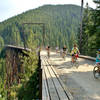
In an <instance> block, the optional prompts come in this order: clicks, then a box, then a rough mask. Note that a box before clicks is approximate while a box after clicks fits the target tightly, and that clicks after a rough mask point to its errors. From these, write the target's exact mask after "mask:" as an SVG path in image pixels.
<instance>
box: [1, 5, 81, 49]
mask: <svg viewBox="0 0 100 100" xmlns="http://www.w3.org/2000/svg"><path fill="white" fill-rule="evenodd" d="M24 22H33V23H39V22H41V23H45V39H44V40H45V45H48V44H49V45H51V46H57V45H58V46H60V47H61V46H62V45H64V44H66V45H67V46H68V47H69V48H70V47H71V46H72V44H73V42H75V41H76V35H77V33H78V31H77V29H78V27H79V23H80V7H79V6H76V5H45V6H42V7H39V8H37V9H33V10H29V11H27V12H24V13H22V14H20V15H17V16H15V17H12V18H10V19H8V20H6V21H4V22H2V23H0V36H1V37H0V39H2V38H3V40H4V43H5V44H13V45H23V36H22V24H23V23H24ZM29 27H31V31H32V32H33V33H34V34H36V36H35V37H36V39H37V43H38V44H41V42H42V41H43V32H42V28H41V25H40V26H39V25H32V26H28V25H26V26H24V29H25V32H26V33H25V34H27V35H26V37H27V36H28V31H29V29H30V28H29ZM26 41H27V39H26Z"/></svg>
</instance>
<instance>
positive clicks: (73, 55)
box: [71, 44, 80, 62]
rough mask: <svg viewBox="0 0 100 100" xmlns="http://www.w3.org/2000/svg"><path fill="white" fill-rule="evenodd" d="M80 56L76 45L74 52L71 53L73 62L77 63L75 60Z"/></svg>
mask: <svg viewBox="0 0 100 100" xmlns="http://www.w3.org/2000/svg"><path fill="white" fill-rule="evenodd" d="M78 54H80V52H79V49H78V48H77V45H76V44H74V47H73V48H72V51H71V55H72V62H74V61H75V59H77V58H78Z"/></svg>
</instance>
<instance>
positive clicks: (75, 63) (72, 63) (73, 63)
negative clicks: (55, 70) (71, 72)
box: [71, 54, 79, 68]
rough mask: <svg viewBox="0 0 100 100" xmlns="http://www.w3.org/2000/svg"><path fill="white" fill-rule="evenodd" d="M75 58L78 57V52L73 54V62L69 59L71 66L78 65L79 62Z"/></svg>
mask: <svg viewBox="0 0 100 100" xmlns="http://www.w3.org/2000/svg"><path fill="white" fill-rule="evenodd" d="M77 58H78V54H75V55H74V62H72V61H71V65H72V67H73V66H75V67H76V68H78V67H79V63H78V61H77Z"/></svg>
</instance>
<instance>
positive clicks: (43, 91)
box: [42, 65, 50, 100]
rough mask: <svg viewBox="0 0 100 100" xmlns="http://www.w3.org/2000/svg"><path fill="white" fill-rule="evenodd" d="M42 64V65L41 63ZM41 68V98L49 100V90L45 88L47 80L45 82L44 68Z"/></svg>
mask: <svg viewBox="0 0 100 100" xmlns="http://www.w3.org/2000/svg"><path fill="white" fill-rule="evenodd" d="M42 66H43V65H42ZM42 70H43V74H42V75H43V76H42V77H43V78H42V79H43V80H42V82H43V85H42V87H43V88H42V100H50V97H49V91H48V88H47V82H46V77H45V72H44V69H42Z"/></svg>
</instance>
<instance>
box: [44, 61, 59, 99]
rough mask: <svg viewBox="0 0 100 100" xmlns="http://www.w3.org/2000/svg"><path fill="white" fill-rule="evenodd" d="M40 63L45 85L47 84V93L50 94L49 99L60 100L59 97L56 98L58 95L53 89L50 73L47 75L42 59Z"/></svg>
mask: <svg viewBox="0 0 100 100" xmlns="http://www.w3.org/2000/svg"><path fill="white" fill-rule="evenodd" d="M42 63H43V69H44V71H45V74H46V78H47V84H48V88H49V92H50V98H51V100H60V99H59V97H58V94H57V92H56V89H55V87H54V84H53V81H52V77H51V76H50V73H49V71H48V69H47V67H46V65H45V62H44V61H43V59H42Z"/></svg>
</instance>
